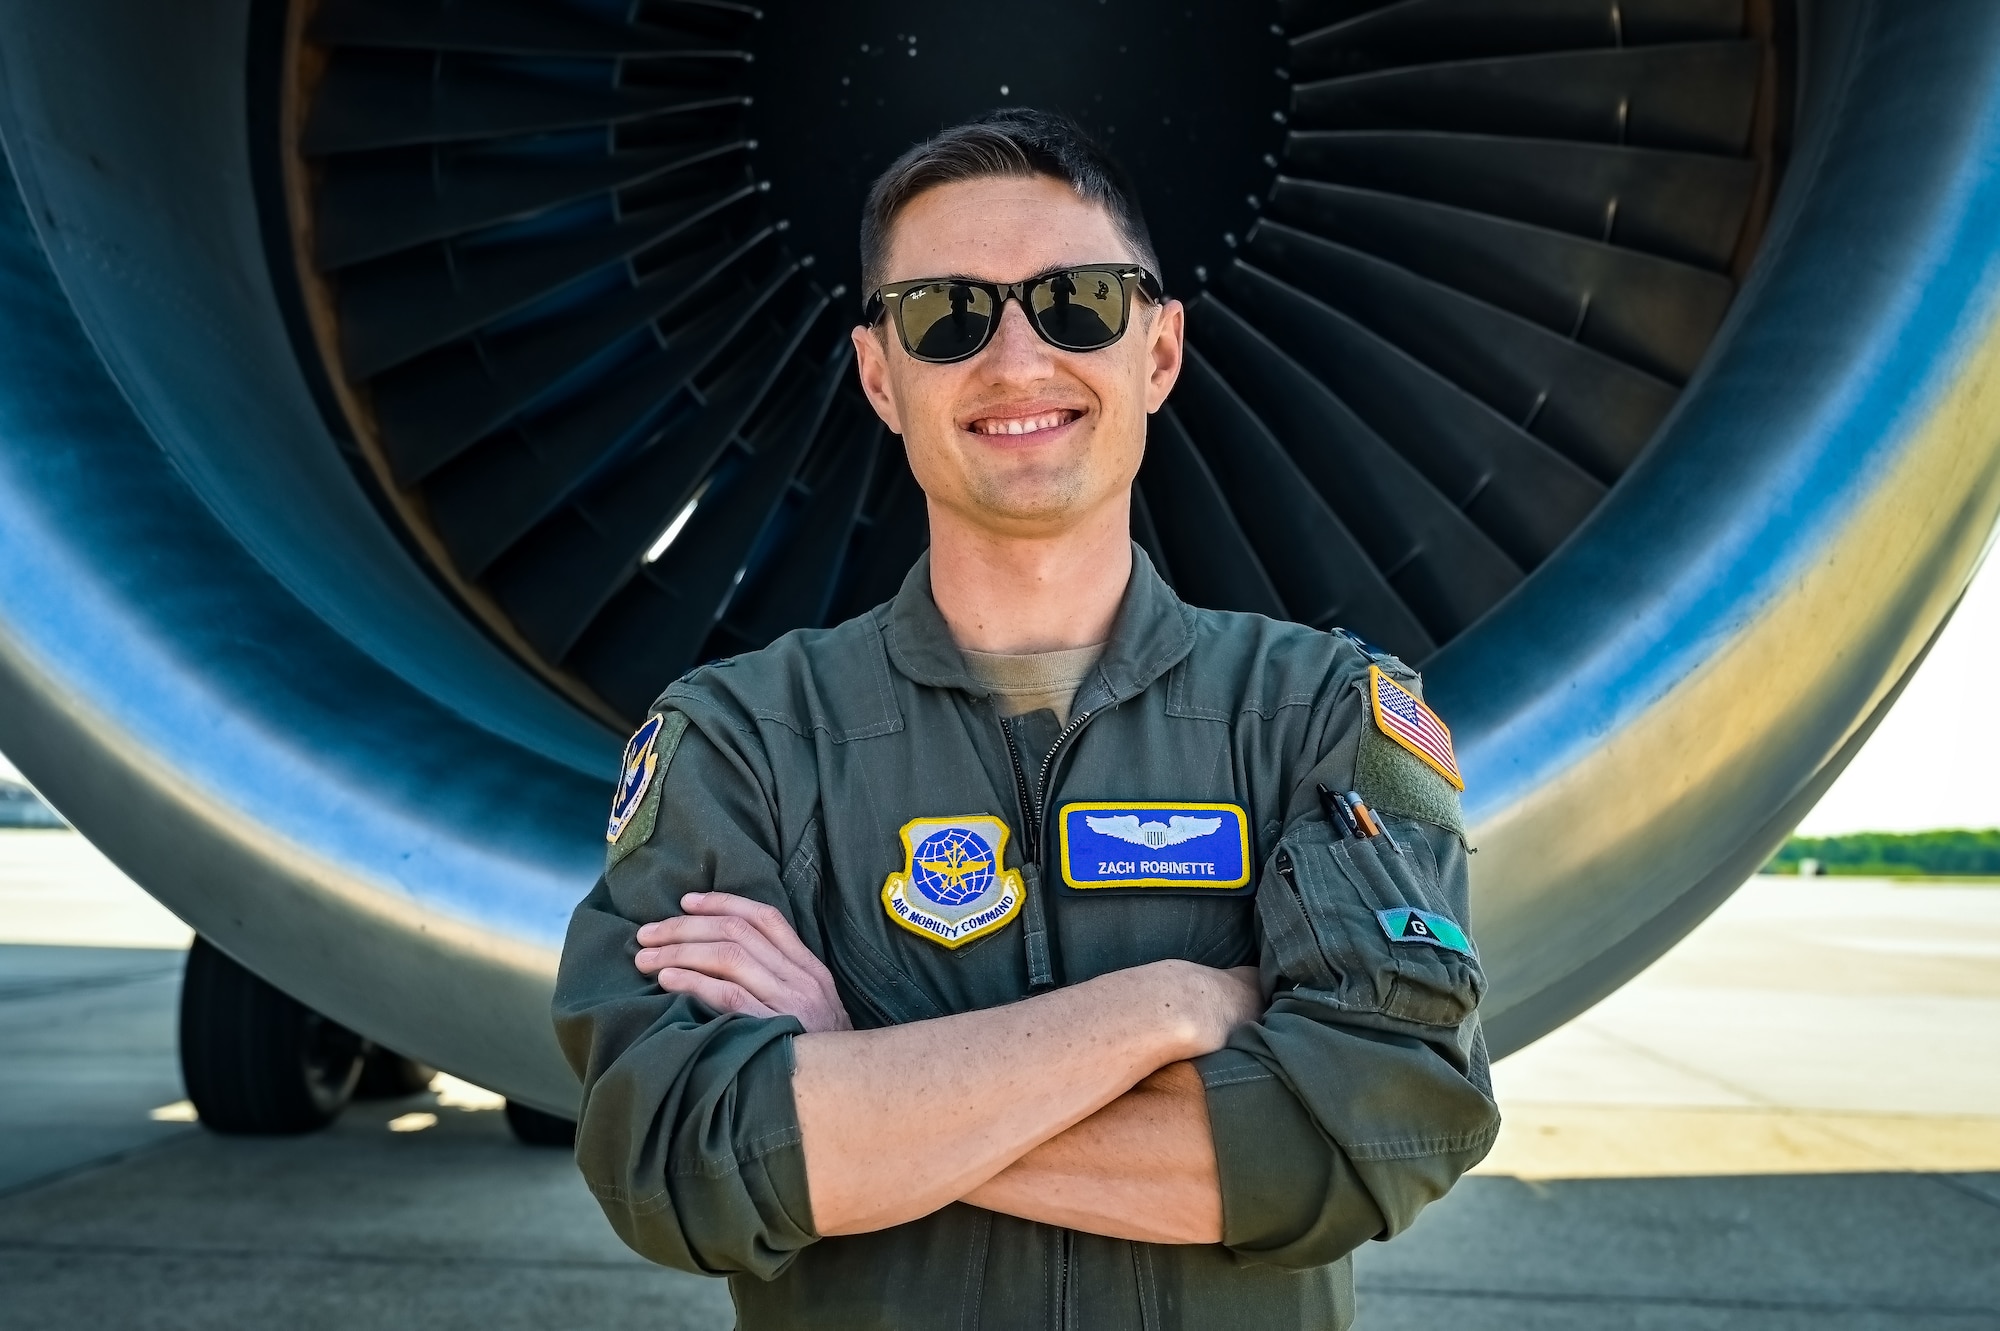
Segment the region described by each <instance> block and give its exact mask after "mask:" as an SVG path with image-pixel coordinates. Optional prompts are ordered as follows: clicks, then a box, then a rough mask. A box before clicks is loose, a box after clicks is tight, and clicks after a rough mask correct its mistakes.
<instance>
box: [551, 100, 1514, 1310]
mask: <svg viewBox="0 0 2000 1331" xmlns="http://www.w3.org/2000/svg"><path fill="white" fill-rule="evenodd" d="M862 246H863V260H864V267H865V269H866V274H867V276H866V282H867V284H868V285H869V286H870V287H871V288H872V289H873V290H874V295H873V296H872V297H871V299H870V301H869V303H868V323H867V324H866V325H865V326H864V327H861V328H857V329H856V330H855V333H854V346H855V352H856V356H857V359H858V362H859V370H860V376H861V383H862V386H863V388H864V389H865V390H866V392H867V395H868V398H869V400H870V401H871V402H872V403H873V404H874V406H875V409H876V410H877V411H878V412H879V413H880V414H881V416H882V419H883V420H884V421H885V422H886V423H887V424H888V426H889V428H890V429H891V430H894V431H895V432H897V433H898V434H900V435H901V436H902V437H903V440H904V444H905V447H906V449H907V452H908V456H909V461H910V465H911V467H912V469H913V471H914V472H915V475H916V478H917V480H918V482H919V483H920V484H921V485H922V487H923V489H924V493H925V495H926V498H927V500H928V504H929V511H930V534H931V546H930V552H929V554H928V555H927V556H926V557H925V558H924V559H923V560H921V561H920V562H919V563H918V564H917V566H916V568H915V569H913V570H912V571H911V573H910V576H909V578H908V579H907V581H906V582H905V583H904V585H903V588H902V591H901V592H900V593H899V595H898V596H897V597H896V599H895V600H894V601H893V602H891V603H889V604H888V605H885V606H882V607H880V608H878V609H877V610H875V611H873V612H871V613H870V614H867V615H864V616H862V617H861V618H859V619H856V620H853V621H850V622H849V623H846V624H843V625H840V626H839V627H836V628H832V629H826V630H817V631H809V632H799V633H794V634H790V635H788V636H787V637H785V638H783V639H780V640H779V641H778V642H776V643H774V644H772V645H771V646H770V647H768V648H766V649H764V650H763V651H760V652H753V653H750V654H749V655H747V656H742V657H738V658H736V659H734V660H731V661H723V662H717V663H716V664H714V665H712V666H709V667H706V668H703V669H701V670H698V671H696V672H694V673H693V674H691V675H690V676H688V677H687V678H685V679H683V680H681V681H679V682H678V683H676V684H674V685H673V686H672V687H670V688H669V689H668V690H667V691H666V693H665V694H663V695H662V696H661V698H660V700H659V702H658V703H657V704H656V706H655V708H654V711H653V714H652V715H651V716H650V717H649V718H648V720H647V722H646V726H645V728H643V729H642V730H641V731H640V733H639V735H638V736H636V737H635V738H634V740H633V743H632V745H631V746H630V747H629V748H628V749H627V754H626V776H625V779H624V780H623V781H622V782H621V785H620V789H619V793H618V797H617V800H616V802H615V804H614V808H613V818H612V826H611V829H610V833H609V837H610V841H611V845H610V850H609V854H608V861H609V867H608V868H607V869H606V871H605V875H604V877H603V878H602V879H601V880H600V881H599V882H598V884H597V885H596V887H595V888H594V889H593V890H592V892H591V894H590V896H589V897H588V898H587V899H586V900H585V901H584V902H583V904H582V905H581V906H580V907H579V908H578V910H577V912H576V916H575V918H574V920H573V921H572V924H571V927H570V934H569V939H568V943H567V946H566V947H565V949H564V954H563V965H562V973H561V977H560V979H559V982H558V988H557V997H556V1023H557V1029H558V1032H559V1034H560V1037H561V1040H562V1043H563V1047H564V1049H565V1050H566V1051H567V1053H568V1055H569V1058H570V1060H571V1062H572V1063H573V1065H574V1066H575V1067H576V1069H577V1071H578V1073H579V1075H580V1076H581V1077H582V1078H583V1083H584V1099H583V1107H582V1115H581V1122H580V1125H579V1133H578V1141H577V1159H578V1163H579V1165H580V1166H581V1167H582V1169H583V1172H584V1174H585V1176H586V1177H587V1178H588V1180H589V1181H590V1184H591V1186H592V1188H593V1190H594V1191H595V1193H596V1195H597V1197H598V1199H599V1201H600V1202H601V1203H602V1205H603V1207H604V1209H605V1212H606V1214H607V1215H608V1216H609V1217H610V1219H611V1221H612V1223H613V1225H614V1226H615V1227H616V1228H617V1229H618V1232H619V1233H620V1235H621V1236H622V1237H624V1239H625V1240H626V1242H627V1243H629V1244H631V1245H632V1246H633V1247H634V1248H635V1249H637V1250H638V1251H639V1252H641V1253H643V1254H645V1255H646V1256H648V1257H650V1258H652V1259H653V1260H655V1261H659V1262H662V1263H665V1264H667V1265H671V1266H677V1267H681V1268H683V1269H687V1270H693V1271H703V1272H710V1273H717V1274H727V1275H728V1276H729V1277H730V1285H731V1290H732V1293H733V1295H734V1297H735V1300H736V1306H737V1311H738V1316H739V1325H740V1326H742V1327H744V1328H749V1329H751V1331H756V1329H758V1328H766V1327H794V1326H800V1327H803V1326H811V1327H816V1328H845V1327H908V1328H922V1327H944V1326H954V1327H956V1326H972V1325H977V1326H980V1327H982V1328H986V1329H987V1331H994V1329H996V1328H1012V1327H1087V1328H1121V1327H1131V1328H1141V1327H1145V1328H1158V1327H1190V1328H1194V1327H1200V1328H1214V1327H1239V1326H1240V1327H1257V1328H1271V1327H1315V1328H1317V1327H1344V1326H1346V1325H1348V1323H1349V1322H1350V1321H1351V1320H1352V1316H1353V1281H1352V1275H1351V1271H1350V1268H1349V1265H1348V1261H1347V1254H1348V1253H1349V1252H1350V1251H1351V1250H1352V1249H1353V1248H1354V1247H1355V1246H1357V1245H1358V1244H1360V1243H1362V1242H1363V1241H1365V1240H1368V1239H1371V1238H1382V1237H1387V1236H1389V1235H1392V1234H1394V1233H1397V1232H1399V1231H1401V1230H1402V1229H1404V1228H1405V1227H1407V1226H1408V1225H1409V1223H1410V1221H1411V1220H1412V1218H1413V1217H1414V1216H1415V1214H1416V1213H1417V1211H1418V1210H1419V1209H1420V1208H1421V1207H1422V1206H1423V1205H1425V1204H1426V1203H1427V1202H1429V1201H1431V1200H1433V1199H1435V1198H1436V1197H1438V1196H1440V1195H1442V1194H1443V1193H1444V1192H1445V1190H1446V1189H1448V1188H1449V1187H1450V1186H1451V1184H1452V1183H1453V1182H1454V1181H1455V1180H1456V1179H1457V1177H1458V1176H1459V1175H1460V1174H1461V1173H1462V1172H1463V1171H1464V1170H1465V1169H1467V1168H1468V1167H1470V1166H1471V1165H1472V1164H1474V1163H1475V1162H1477V1161H1478V1160H1479V1159H1480V1158H1481V1157H1482V1156H1483V1155H1484V1154H1485V1152H1486V1150H1487V1148H1488V1147H1489V1145H1490V1144H1491V1142H1492V1138H1493V1134H1494V1132H1495V1131H1496V1129H1497V1126H1498V1116H1497V1114H1496V1112H1495V1109H1494V1106H1493V1103H1492V1100H1491V1098H1490V1093H1489V1089H1490V1088H1489V1084H1488V1080H1487V1067H1486V1056H1485V1048H1484V1044H1483V1041H1482V1039H1481V1036H1480V1034H1479V1029H1478V1021H1477V1017H1476V1015H1475V1009H1476V1006H1477V1003H1478V999H1479V996H1480V994H1481V992H1482V990H1483V988H1484V980H1483V978H1482V976H1481V973H1480V970H1479V965H1478V961H1477V959H1476V954H1475V950H1474V948H1473V945H1472V943H1471V941H1470V939H1469V938H1468V937H1467V936H1466V934H1465V932H1464V928H1463V926H1464V924H1465V920H1466V885H1465V847H1464V845H1463V836H1464V830H1463V827H1462V825H1461V823H1460V821H1459V813H1458V803H1457V798H1456V789H1455V787H1456V783H1457V779H1458V774H1457V768H1456V764H1455V762H1454V760H1453V758H1452V755H1451V750H1450V740H1449V735H1448V733H1447V732H1446V731H1445V730H1444V728H1443V726H1442V724H1441V723H1440V722H1438V720H1437V718H1436V717H1435V716H1434V715H1432V714H1431V713H1430V712H1429V711H1428V709H1426V708H1425V707H1424V705H1423V704H1422V702H1421V701H1420V699H1419V697H1418V693H1419V689H1420V685H1419V684H1418V681H1417V679H1416V677H1415V676H1414V675H1413V674H1412V673H1411V672H1410V671H1408V670H1407V669H1405V668H1404V667H1403V666H1402V665H1401V664H1400V663H1399V662H1397V661H1395V660H1394V658H1391V657H1387V656H1384V655H1382V654H1380V653H1374V652H1371V651H1370V650H1369V649H1367V648H1366V647H1365V646H1363V645H1362V644H1361V643H1360V642H1359V640H1357V639H1354V638H1352V637H1349V636H1346V635H1341V634H1337V633H1335V634H1328V633H1321V632H1317V631H1314V630H1311V629H1307V628H1304V627H1301V626H1298V625H1293V624H1281V623H1276V622H1273V621H1271V620H1267V619H1263V618H1261V617H1257V616H1250V615H1233V614H1220V613H1214V612H1209V611H1197V610H1193V609H1190V608H1188V607H1187V606H1184V605H1182V604H1181V603H1180V602H1179V601H1178V600H1177V599H1176V598H1175V597H1174V595H1173V593H1172V592H1171V591H1170V590H1168V588H1167V587H1166V586H1165V584H1164V583H1162V582H1161V580H1160V578H1159V577H1158V575H1157V574H1156V573H1155V572H1154V571H1153V569H1152V567H1151V566H1150V564H1149V563H1148V562H1147V560H1146V558H1145V556H1144V555H1143V554H1142V553H1139V552H1138V551H1137V550H1136V549H1135V547H1134V546H1133V544H1132V542H1131V539H1130V535H1129V505H1130V499H1131V487H1132V481H1133V477H1134V475H1135V474H1136V473H1137V471H1138V467H1139V462H1140V457H1141V455H1142V452H1143V449H1144V441H1145V423H1146V416H1147V415H1148V414H1149V413H1150V412H1152V411H1155V410H1157V409H1158V408H1159V406H1160V405H1161V403H1162V402H1163V401H1165V399H1166V397H1167V394H1168V391H1169V390H1170V389H1171V388H1172V386H1173V383H1174V379H1175V376H1176V375H1177V373H1178V371H1179V369H1180V365H1181V357H1182V333H1183V324H1182V320H1183V313H1182V309H1181V306H1180V305H1179V304H1178V303H1177V302H1174V301H1171V300H1167V299H1166V298H1165V297H1164V294H1163V292H1162V291H1161V290H1160V288H1159V285H1158V283H1157V281H1156V279H1155V278H1154V277H1153V276H1152V274H1153V273H1155V272H1157V271H1158V263H1157V261H1156V260H1155V259H1154V257H1153V254H1152V249H1151V244H1150V242H1149V240H1148V238H1147V235H1146V231H1145V225H1144V222H1143V221H1142V220H1141V218H1140V216H1139V212H1138V209H1137V207H1136V206H1135V204H1134V202H1133V199H1132V195H1131V193H1130V192H1129V190H1128V189H1127V188H1126V187H1125V186H1124V184H1123V182H1122V180H1121V178H1120V177H1119V176H1118V174H1117V172H1116V169H1115V168H1114V167H1113V166H1112V165H1111V164H1110V163H1109V161H1108V160H1107V159H1106V158H1105V157H1104V155H1103V154H1102V153H1101V152H1100V151H1099V150H1098V149H1097V148H1096V147H1094V146H1093V145H1092V144H1090V143H1089V142H1088V141H1087V140H1085V139H1084V138H1083V137H1082V136H1081V134H1080V133H1079V132H1078V131H1076V130H1075V128H1074V127H1073V126H1070V125H1069V124H1067V123H1066V122H1063V121H1060V120H1057V119H1055V118H1053V117H1049V116H1046V115H1041V114H1037V113H1033V112H1011V113H996V114H994V115H992V116H989V117H987V118H985V119H983V120H981V121H976V122H973V123H972V124H969V125H965V126H961V127H959V128H958V129H955V130H951V131H948V132H946V133H945V134H943V135H940V136H939V137H938V138H936V139H934V140H932V141H930V142H929V143H926V144H922V145H919V146H918V147H917V148H915V149H913V150H912V151H911V152H910V153H909V154H906V155H905V156H904V158H902V159H901V160H900V161H898V162H897V163H896V164H895V165H893V166H892V167H890V168H889V170H888V171H887V172H886V173H885V174H884V176H883V177H882V179H881V180H880V181H878V182H877V183H876V186H875V188H874V190H873V191H872V193H871V195H870V198H869V201H868V205H867V212H866V215H865V217H864V220H863V232H862Z"/></svg>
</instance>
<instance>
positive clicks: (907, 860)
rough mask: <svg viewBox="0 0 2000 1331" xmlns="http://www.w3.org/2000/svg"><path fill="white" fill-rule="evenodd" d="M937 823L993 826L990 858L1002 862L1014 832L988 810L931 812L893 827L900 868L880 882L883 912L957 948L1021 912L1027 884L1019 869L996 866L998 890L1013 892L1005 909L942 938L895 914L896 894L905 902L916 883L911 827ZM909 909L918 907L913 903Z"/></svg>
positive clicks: (941, 943) (914, 930)
mask: <svg viewBox="0 0 2000 1331" xmlns="http://www.w3.org/2000/svg"><path fill="white" fill-rule="evenodd" d="M940 823H941V824H953V823H956V824H959V825H960V826H964V825H966V824H968V823H984V824H987V825H988V826H990V827H992V828H993V829H994V830H995V831H996V832H998V834H999V835H998V836H997V837H996V838H995V839H994V842H993V858H994V860H995V861H996V862H997V863H998V864H1002V865H1004V864H1005V863H1006V862H1007V839H1008V838H1009V837H1010V836H1012V835H1013V833H1014V829H1013V828H1011V827H1009V826H1007V820H1006V819H1004V818H997V817H995V816H994V815H992V814H990V813H965V814H952V813H945V814H933V815H929V816H926V817H923V818H912V819H910V821H909V822H907V823H904V824H903V825H902V826H901V827H899V828H897V829H896V836H897V837H898V839H900V840H901V841H902V843H903V868H902V870H901V872H898V873H892V874H890V875H889V876H888V877H887V878H886V879H884V880H883V882H882V912H883V914H885V915H887V916H888V917H889V919H890V921H891V922H892V923H894V924H896V925H899V926H901V927H902V928H904V929H907V930H908V931H909V932H911V933H913V934H915V935H916V936H917V937H919V938H922V939H924V940H926V941H928V942H932V943H935V944H937V945H938V946H939V947H943V948H950V949H952V950H954V951H956V950H957V949H959V948H961V947H964V946H965V945H966V944H967V943H970V942H972V941H973V940H975V939H979V938H984V937H986V935H988V934H990V933H993V932H994V931H996V930H999V929H1004V928H1006V927H1007V924H1008V922H1009V921H1010V920H1012V919H1013V918H1014V917H1015V916H1016V915H1019V914H1020V913H1021V903H1022V902H1023V901H1025V900H1027V896H1028V885H1027V884H1026V883H1025V882H1023V881H1022V878H1021V871H1020V870H1019V869H1005V868H996V869H995V870H994V871H993V873H994V881H995V882H997V883H998V884H999V885H1000V892H1001V896H1002V897H1003V898H1005V897H1006V896H1007V895H1008V894H1010V893H1011V894H1012V896H1013V901H1012V903H1011V904H1009V905H1008V907H1007V909H1006V911H1005V912H1003V913H1002V914H1001V915H1000V917H999V918H998V919H995V920H990V921H988V922H987V923H985V924H982V925H980V926H979V927H978V928H977V929H974V930H973V931H972V932H971V933H968V934H964V935H962V936H960V937H957V938H941V937H939V936H938V935H937V934H936V933H934V932H932V931H931V930H929V929H926V928H924V927H922V926H921V925H918V924H913V923H911V922H910V921H909V920H907V919H905V918H903V917H902V916H901V915H899V914H897V913H896V907H895V902H896V900H897V898H898V896H899V895H901V896H902V899H903V900H904V902H905V904H908V897H907V895H903V894H907V893H908V892H909V891H910V890H911V889H912V888H913V887H914V886H915V884H914V882H913V881H912V875H913V874H914V873H915V871H916V861H917V845H916V842H914V841H912V840H911V839H910V829H911V828H913V827H917V826H919V825H921V824H940ZM912 909H920V908H919V907H914V906H912Z"/></svg>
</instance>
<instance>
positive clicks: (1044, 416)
mask: <svg viewBox="0 0 2000 1331" xmlns="http://www.w3.org/2000/svg"><path fill="white" fill-rule="evenodd" d="M1082 415H1083V413H1082V412H1080V411H1073V410H1071V409H1069V408H1067V407H1064V408H1059V409H1057V410H1055V411H1042V412H1037V413H1036V414H1034V415H1033V416H982V417H980V418H979V419H978V420H976V421H974V422H972V424H970V425H968V426H967V427H966V428H967V429H968V430H971V431H972V432H973V433H974V434H987V435H1001V434H1035V433H1038V432H1040V431H1042V430H1054V429H1057V428H1058V427H1060V426H1064V425H1068V424H1069V423H1070V422H1071V421H1073V420H1077V419H1079V418H1080V417H1081V416H1082Z"/></svg>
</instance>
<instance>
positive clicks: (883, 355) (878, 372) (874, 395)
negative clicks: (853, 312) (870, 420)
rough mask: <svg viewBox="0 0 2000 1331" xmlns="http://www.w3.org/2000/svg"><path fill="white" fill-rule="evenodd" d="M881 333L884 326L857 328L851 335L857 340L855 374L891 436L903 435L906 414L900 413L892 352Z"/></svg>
mask: <svg viewBox="0 0 2000 1331" xmlns="http://www.w3.org/2000/svg"><path fill="white" fill-rule="evenodd" d="M879 329H880V325H877V326H876V327H875V328H869V327H866V326H865V325H862V324H856V325H855V326H854V331H853V332H852V333H851V334H850V335H849V336H851V337H852V338H853V339H854V371H855V373H856V374H858V375H860V376H861V391H862V392H863V393H865V394H867V395H868V405H869V406H871V407H873V408H875V414H876V415H877V416H880V417H881V418H882V423H883V424H884V425H886V426H888V427H889V431H890V433H892V434H898V435H900V434H901V433H902V432H903V419H902V413H901V412H900V411H898V410H897V409H896V396H895V394H894V393H893V392H891V391H890V389H889V348H888V347H887V345H885V343H884V341H883V338H882V336H881V335H880V333H879Z"/></svg>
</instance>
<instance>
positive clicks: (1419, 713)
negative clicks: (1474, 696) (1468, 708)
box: [1368, 665, 1465, 790]
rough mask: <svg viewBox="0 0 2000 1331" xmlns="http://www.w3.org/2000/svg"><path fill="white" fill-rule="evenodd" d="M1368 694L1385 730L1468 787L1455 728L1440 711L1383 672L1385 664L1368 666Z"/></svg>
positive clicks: (1377, 721) (1433, 767)
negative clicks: (1455, 742) (1454, 749)
mask: <svg viewBox="0 0 2000 1331" xmlns="http://www.w3.org/2000/svg"><path fill="white" fill-rule="evenodd" d="M1368 697H1369V701H1370V702H1371V703H1372V704H1373V710H1374V713H1375V724H1376V725H1377V726H1379V727H1380V728H1381V730H1382V733H1383V734H1385V735H1387V736H1388V737H1389V738H1390V739H1393V740H1395V741H1396V742H1397V743H1398V744H1400V745H1402V746H1403V747H1404V748H1406V749H1408V750H1409V751H1410V752H1411V753H1414V754H1416V755H1417V757H1419V758H1421V759H1423V761H1424V763H1425V765H1427V766H1428V767H1430V768H1431V770H1433V771H1435V772H1436V773H1437V774H1438V775H1439V776H1441V777H1443V778H1444V779H1445V780H1447V781H1449V782H1451V784H1452V787H1453V789H1455V790H1464V789H1465V778H1464V777H1462V776H1460V775H1459V774H1458V755H1457V754H1455V753H1453V752H1452V749H1451V731H1450V730H1449V729H1447V728H1446V726H1445V723H1444V722H1442V721H1440V720H1438V717H1437V713H1436V712H1433V711H1432V710H1431V709H1430V708H1428V707H1426V706H1424V704H1423V700H1422V699H1421V698H1419V697H1417V695H1416V694H1414V693H1412V692H1410V691H1409V690H1408V689H1406V688H1404V687H1403V686H1402V685H1401V684H1398V683H1397V682H1396V681H1395V680H1393V679H1390V678H1389V677H1388V676H1387V675H1385V674H1383V673H1382V667H1381V666H1376V665H1371V666H1369V667H1368Z"/></svg>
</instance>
